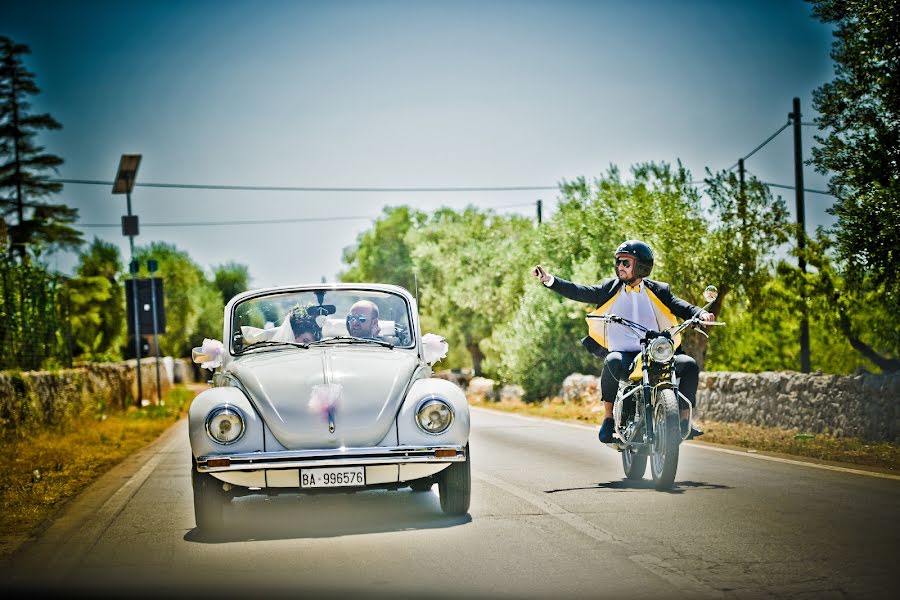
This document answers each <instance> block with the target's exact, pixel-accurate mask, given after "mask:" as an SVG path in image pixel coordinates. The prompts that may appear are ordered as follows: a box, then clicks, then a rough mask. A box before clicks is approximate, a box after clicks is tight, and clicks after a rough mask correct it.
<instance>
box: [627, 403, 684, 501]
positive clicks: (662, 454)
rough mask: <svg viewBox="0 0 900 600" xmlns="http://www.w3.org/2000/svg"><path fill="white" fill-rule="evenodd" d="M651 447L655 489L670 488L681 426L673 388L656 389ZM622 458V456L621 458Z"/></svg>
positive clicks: (651, 467) (676, 461) (676, 464)
mask: <svg viewBox="0 0 900 600" xmlns="http://www.w3.org/2000/svg"><path fill="white" fill-rule="evenodd" d="M653 433H654V438H655V439H654V441H653V447H652V448H651V450H650V472H651V474H652V475H653V483H654V484H655V487H656V489H657V490H668V489H671V488H672V483H674V481H675V471H677V470H678V448H679V444H680V443H681V426H680V424H679V422H678V398H676V396H675V390H672V389H661V390H658V391H657V397H656V407H655V408H654V409H653ZM623 460H624V458H623Z"/></svg>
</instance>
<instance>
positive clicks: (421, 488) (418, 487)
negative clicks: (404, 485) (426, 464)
mask: <svg viewBox="0 0 900 600" xmlns="http://www.w3.org/2000/svg"><path fill="white" fill-rule="evenodd" d="M433 485H434V479H432V478H431V477H423V478H422V479H413V480H412V481H410V482H409V487H411V488H412V491H414V492H427V491H429V490H430V489H431V487H432V486H433Z"/></svg>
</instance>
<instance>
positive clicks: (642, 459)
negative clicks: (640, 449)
mask: <svg viewBox="0 0 900 600" xmlns="http://www.w3.org/2000/svg"><path fill="white" fill-rule="evenodd" d="M622 469H623V470H624V471H625V479H632V480H636V479H643V478H644V471H646V470H647V456H646V455H644V454H638V453H637V452H632V451H631V450H629V449H628V448H625V449H624V450H622Z"/></svg>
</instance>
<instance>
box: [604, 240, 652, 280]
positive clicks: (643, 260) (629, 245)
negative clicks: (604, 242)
mask: <svg viewBox="0 0 900 600" xmlns="http://www.w3.org/2000/svg"><path fill="white" fill-rule="evenodd" d="M615 254H631V255H632V256H634V258H635V261H634V263H635V264H634V276H635V277H639V278H641V279H643V278H644V277H647V276H648V275H650V271H652V270H653V250H651V249H650V246H648V245H647V244H645V243H644V242H642V241H640V240H627V241H624V242H622V243H621V244H619V247H618V248H616V252H615ZM615 254H614V255H613V256H615Z"/></svg>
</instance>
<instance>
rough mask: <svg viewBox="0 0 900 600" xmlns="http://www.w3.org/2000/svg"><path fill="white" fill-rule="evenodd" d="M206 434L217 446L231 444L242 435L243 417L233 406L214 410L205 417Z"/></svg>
mask: <svg viewBox="0 0 900 600" xmlns="http://www.w3.org/2000/svg"><path fill="white" fill-rule="evenodd" d="M206 432H207V433H208V434H209V437H211V438H212V439H213V441H215V442H217V443H219V444H233V443H235V442H236V441H238V440H239V439H241V436H242V435H244V415H243V413H241V411H240V410H238V408H237V407H235V406H220V407H218V408H214V409H213V410H211V411H210V412H209V415H207V417H206Z"/></svg>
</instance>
